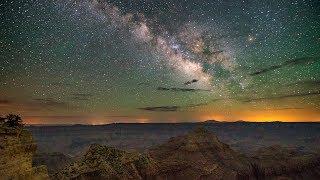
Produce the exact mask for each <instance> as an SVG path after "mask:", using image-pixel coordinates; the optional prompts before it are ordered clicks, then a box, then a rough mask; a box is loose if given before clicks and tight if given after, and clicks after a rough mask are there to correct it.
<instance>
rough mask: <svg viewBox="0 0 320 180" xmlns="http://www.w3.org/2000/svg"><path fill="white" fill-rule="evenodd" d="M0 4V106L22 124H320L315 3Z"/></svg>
mask: <svg viewBox="0 0 320 180" xmlns="http://www.w3.org/2000/svg"><path fill="white" fill-rule="evenodd" d="M0 8H1V9H0V10H1V11H0V13H1V17H0V18H1V27H2V28H1V37H0V47H1V49H0V53H1V56H0V58H1V61H0V70H1V71H0V75H1V77H0V83H1V86H0V110H1V112H3V113H10V112H11V113H18V114H21V115H22V116H23V117H24V119H26V121H27V122H28V123H93V124H96V123H109V122H176V121H201V120H207V119H218V120H220V119H221V120H239V119H244V120H252V121H262V120H286V121H304V120H320V119H319V117H320V97H319V93H317V92H318V90H319V83H318V82H319V81H320V70H319V69H320V59H319V57H320V36H319V34H320V17H319V15H320V5H319V2H317V1H312V0H310V1H308V0H301V1H291V0H285V1H281V2H280V1H276V0H271V1H268V2H261V1H257V0H254V1H240V0H239V1H232V2H231V1H227V0H213V1H209V0H205V1H191V0H184V1H176V0H168V1H160V0H148V1H147V0H142V1H119V0H117V1H115V0H105V1H104V0H76V1H64V0H55V1H50V2H44V1H37V0H34V1H24V0H18V1H4V2H1V3H0ZM297 107H298V108H297ZM279 109H281V111H279ZM273 110H274V111H273ZM306 115H308V116H307V117H308V118H306ZM52 117H57V118H56V120H53V118H52Z"/></svg>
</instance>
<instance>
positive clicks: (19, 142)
mask: <svg viewBox="0 0 320 180" xmlns="http://www.w3.org/2000/svg"><path fill="white" fill-rule="evenodd" d="M36 148H37V146H36V144H35V142H34V141H33V138H32V135H31V133H30V132H29V131H27V130H25V129H23V128H8V127H4V126H2V127H0V177H1V179H48V174H47V170H46V167H45V166H38V167H32V156H33V154H34V153H35V151H36Z"/></svg>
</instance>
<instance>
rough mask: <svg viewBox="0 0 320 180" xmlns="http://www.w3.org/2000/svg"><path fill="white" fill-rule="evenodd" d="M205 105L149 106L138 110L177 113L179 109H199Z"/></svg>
mask: <svg viewBox="0 0 320 180" xmlns="http://www.w3.org/2000/svg"><path fill="white" fill-rule="evenodd" d="M205 105H207V103H199V104H190V105H186V106H151V107H150V106H149V107H143V108H138V109H140V110H146V111H157V112H171V111H178V110H180V109H181V108H192V107H199V106H205Z"/></svg>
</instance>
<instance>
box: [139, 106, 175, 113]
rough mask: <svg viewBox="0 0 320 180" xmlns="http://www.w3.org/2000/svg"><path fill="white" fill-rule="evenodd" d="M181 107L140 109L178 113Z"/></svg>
mask: <svg viewBox="0 0 320 180" xmlns="http://www.w3.org/2000/svg"><path fill="white" fill-rule="evenodd" d="M179 108H181V107H180V106H157V107H144V108H138V109H141V110H146V111H158V112H169V111H177V110H178V109H179Z"/></svg>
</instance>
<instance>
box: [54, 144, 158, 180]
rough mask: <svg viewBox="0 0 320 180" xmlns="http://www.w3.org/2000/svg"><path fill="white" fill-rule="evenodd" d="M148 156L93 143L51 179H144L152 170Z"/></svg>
mask: <svg viewBox="0 0 320 180" xmlns="http://www.w3.org/2000/svg"><path fill="white" fill-rule="evenodd" d="M153 166H154V165H153V163H152V161H151V159H149V158H148V157H146V156H144V155H142V154H139V153H131V152H125V151H122V150H118V149H115V148H111V147H107V146H101V145H98V144H93V145H91V146H90V148H89V150H88V151H87V152H86V154H85V155H84V156H83V157H82V158H80V159H79V160H77V161H76V162H74V163H72V164H71V165H69V166H67V167H66V168H65V169H64V170H62V171H60V172H59V173H57V174H56V175H54V176H53V179H137V180H138V179H145V178H146V177H147V176H149V175H148V173H150V172H153Z"/></svg>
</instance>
